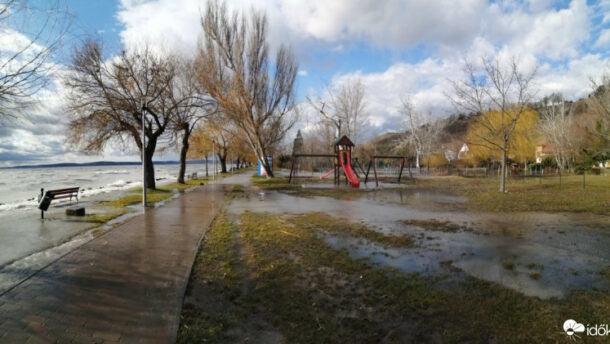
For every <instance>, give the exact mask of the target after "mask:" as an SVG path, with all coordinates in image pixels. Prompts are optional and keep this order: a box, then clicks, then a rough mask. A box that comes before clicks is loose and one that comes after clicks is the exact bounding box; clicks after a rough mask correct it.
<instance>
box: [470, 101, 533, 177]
mask: <svg viewBox="0 0 610 344" xmlns="http://www.w3.org/2000/svg"><path fill="white" fill-rule="evenodd" d="M483 115H484V116H485V118H486V122H485V125H483V124H482V123H481V122H480V121H475V122H473V123H472V124H471V125H470V126H469V127H468V133H467V135H466V140H467V142H468V146H469V151H468V156H467V158H466V161H468V162H469V163H471V164H473V165H476V164H478V163H480V162H482V161H487V160H490V159H493V160H500V159H501V158H502V150H501V149H500V147H501V146H502V137H501V136H500V135H492V133H493V132H494V131H493V130H489V128H492V129H493V128H500V127H501V126H502V115H501V113H500V112H499V111H488V112H486V113H485V114H483ZM511 118H512V117H510V116H504V121H505V122H506V121H509V120H511ZM538 121H539V116H538V113H537V112H536V111H534V110H531V109H527V110H525V111H524V112H523V113H522V114H521V116H519V118H518V120H517V122H516V124H515V129H514V131H513V133H512V135H511V136H510V139H509V140H508V145H507V156H508V157H509V158H510V159H511V160H513V161H515V162H519V163H523V164H524V165H527V163H528V162H530V161H534V159H535V156H536V144H537V143H538V141H539V140H540V133H539V130H538ZM504 125H507V123H504Z"/></svg>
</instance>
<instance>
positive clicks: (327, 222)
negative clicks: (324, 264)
mask: <svg viewBox="0 0 610 344" xmlns="http://www.w3.org/2000/svg"><path fill="white" fill-rule="evenodd" d="M292 221H293V222H294V224H295V225H296V226H297V227H299V228H302V229H307V230H310V231H316V230H323V231H326V232H329V233H333V234H343V235H349V236H352V237H357V238H364V239H367V240H369V241H371V242H375V243H378V244H382V245H385V246H392V247H413V246H415V243H414V242H413V238H411V236H409V235H407V234H402V235H390V234H384V233H381V232H378V231H374V230H371V229H369V228H368V227H366V226H364V225H362V224H359V223H352V222H349V221H346V220H344V219H340V218H337V217H332V216H329V215H327V214H325V213H307V214H305V215H301V216H297V217H295V218H294V219H293V220H292Z"/></svg>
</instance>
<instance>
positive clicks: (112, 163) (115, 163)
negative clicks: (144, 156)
mask: <svg viewBox="0 0 610 344" xmlns="http://www.w3.org/2000/svg"><path fill="white" fill-rule="evenodd" d="M179 163H180V162H179V161H153V164H155V165H178V164H179ZM186 163H187V164H202V163H205V160H189V161H187V162H186ZM141 164H142V162H140V161H95V162H84V163H73V162H66V163H58V164H42V165H18V166H6V167H0V170H10V169H15V168H48V167H88V166H134V165H141Z"/></svg>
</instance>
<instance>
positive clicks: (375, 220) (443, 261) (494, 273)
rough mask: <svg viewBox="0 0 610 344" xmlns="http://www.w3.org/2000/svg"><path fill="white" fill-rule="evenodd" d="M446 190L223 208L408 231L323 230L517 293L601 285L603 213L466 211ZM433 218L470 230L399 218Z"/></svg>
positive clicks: (606, 234) (418, 266)
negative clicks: (368, 234) (399, 244)
mask: <svg viewBox="0 0 610 344" xmlns="http://www.w3.org/2000/svg"><path fill="white" fill-rule="evenodd" d="M463 202H464V199H463V198H461V197H457V196H454V195H451V194H443V193H422V192H419V191H414V190H410V189H382V190H379V191H370V192H366V193H364V194H363V195H362V197H361V198H358V199H354V200H335V199H331V198H327V197H311V198H304V197H297V196H293V195H288V194H285V193H280V192H273V191H260V192H256V193H252V194H250V196H249V197H248V198H238V199H235V200H233V202H232V203H231V204H230V205H229V207H228V212H229V213H230V214H232V215H238V214H240V213H242V212H243V211H245V210H248V211H251V212H261V213H262V212H266V213H271V214H303V213H307V212H324V213H327V214H329V215H331V216H337V217H343V218H345V219H347V220H350V221H354V222H361V223H364V224H366V225H367V226H369V228H371V229H374V230H378V231H382V232H386V233H394V234H399V233H408V234H410V235H412V236H413V238H414V239H416V241H417V243H418V245H417V247H415V248H408V249H407V248H398V249H396V248H391V249H388V248H384V247H382V246H379V245H376V244H372V243H367V242H364V241H363V240H361V239H353V238H339V237H335V236H324V238H325V240H326V241H327V242H328V243H329V244H330V245H331V246H333V247H336V248H345V249H347V250H348V252H350V254H351V255H352V256H354V257H358V258H361V257H368V258H370V259H371V260H373V261H374V262H376V263H378V264H383V265H389V266H393V267H396V268H399V269H402V270H404V271H408V272H420V273H427V274H447V273H453V272H451V271H462V272H463V273H465V274H468V275H470V276H473V277H476V278H479V279H483V280H487V281H491V282H495V283H498V284H501V285H503V286H505V287H507V288H511V289H513V290H517V291H519V292H521V293H523V294H524V295H529V296H537V297H540V298H550V297H562V296H564V295H565V294H566V293H567V292H568V291H570V290H572V289H599V290H608V289H609V287H610V283H609V281H608V277H607V275H605V274H604V273H603V272H604V271H608V269H609V268H610V250H608V249H607V247H608V244H610V218H609V217H607V216H597V215H592V214H578V213H574V214H572V213H541V212H526V213H507V214H502V213H473V212H467V211H465V210H464V207H463V206H461V205H460V203H463ZM431 219H433V220H438V221H450V222H452V223H456V224H459V225H461V226H463V227H464V228H470V229H472V230H469V231H458V232H442V231H434V230H429V229H426V228H423V227H419V226H416V225H407V224H405V223H403V220H431Z"/></svg>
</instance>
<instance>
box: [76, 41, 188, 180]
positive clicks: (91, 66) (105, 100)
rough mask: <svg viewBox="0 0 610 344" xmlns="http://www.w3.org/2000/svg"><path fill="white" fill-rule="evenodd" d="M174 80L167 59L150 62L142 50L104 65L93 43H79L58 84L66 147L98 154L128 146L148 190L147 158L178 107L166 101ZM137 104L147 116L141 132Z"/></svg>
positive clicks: (149, 170) (149, 169) (151, 170)
mask: <svg viewBox="0 0 610 344" xmlns="http://www.w3.org/2000/svg"><path fill="white" fill-rule="evenodd" d="M174 76H175V68H174V64H173V63H171V59H167V58H160V57H156V56H154V55H153V54H152V53H151V52H150V51H149V50H148V49H143V50H141V51H138V52H123V53H122V54H121V55H120V56H118V57H116V58H114V59H113V60H112V61H105V60H104V59H103V53H102V48H101V46H100V45H99V44H98V43H97V42H94V41H87V42H85V43H84V44H83V46H82V47H81V48H79V49H77V50H76V51H75V52H74V55H73V59H72V64H71V66H70V69H69V72H68V73H67V74H66V76H65V78H64V84H65V86H66V88H67V89H68V91H69V93H68V99H67V101H68V111H69V113H70V114H71V115H72V119H71V121H70V125H69V133H68V135H69V137H68V141H69V142H71V143H74V144H76V145H77V146H78V147H80V148H81V149H82V150H84V151H89V152H94V153H99V152H101V151H103V150H104V148H105V146H106V145H107V144H108V143H110V142H121V143H123V142H125V141H126V140H129V141H131V140H133V141H132V142H135V144H136V146H137V147H138V149H139V150H140V152H142V150H144V158H145V160H146V166H147V173H146V174H147V177H146V183H147V187H150V188H154V187H155V179H154V168H153V163H152V157H153V155H154V152H155V149H156V146H157V142H158V140H159V138H160V137H161V135H163V134H164V132H165V129H166V128H167V126H168V125H169V123H170V119H171V117H172V115H173V114H174V113H175V111H176V109H177V106H178V105H179V103H176V102H173V101H172V98H171V97H170V95H169V90H170V86H171V85H172V82H173V79H174ZM142 104H147V107H148V108H149V109H150V110H151V114H147V115H146V116H145V127H144V128H142V124H141V123H142V116H143V112H142ZM142 129H143V130H144V133H145V135H146V145H145V146H144V147H143V145H142V140H141V133H142V132H141V130H142Z"/></svg>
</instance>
